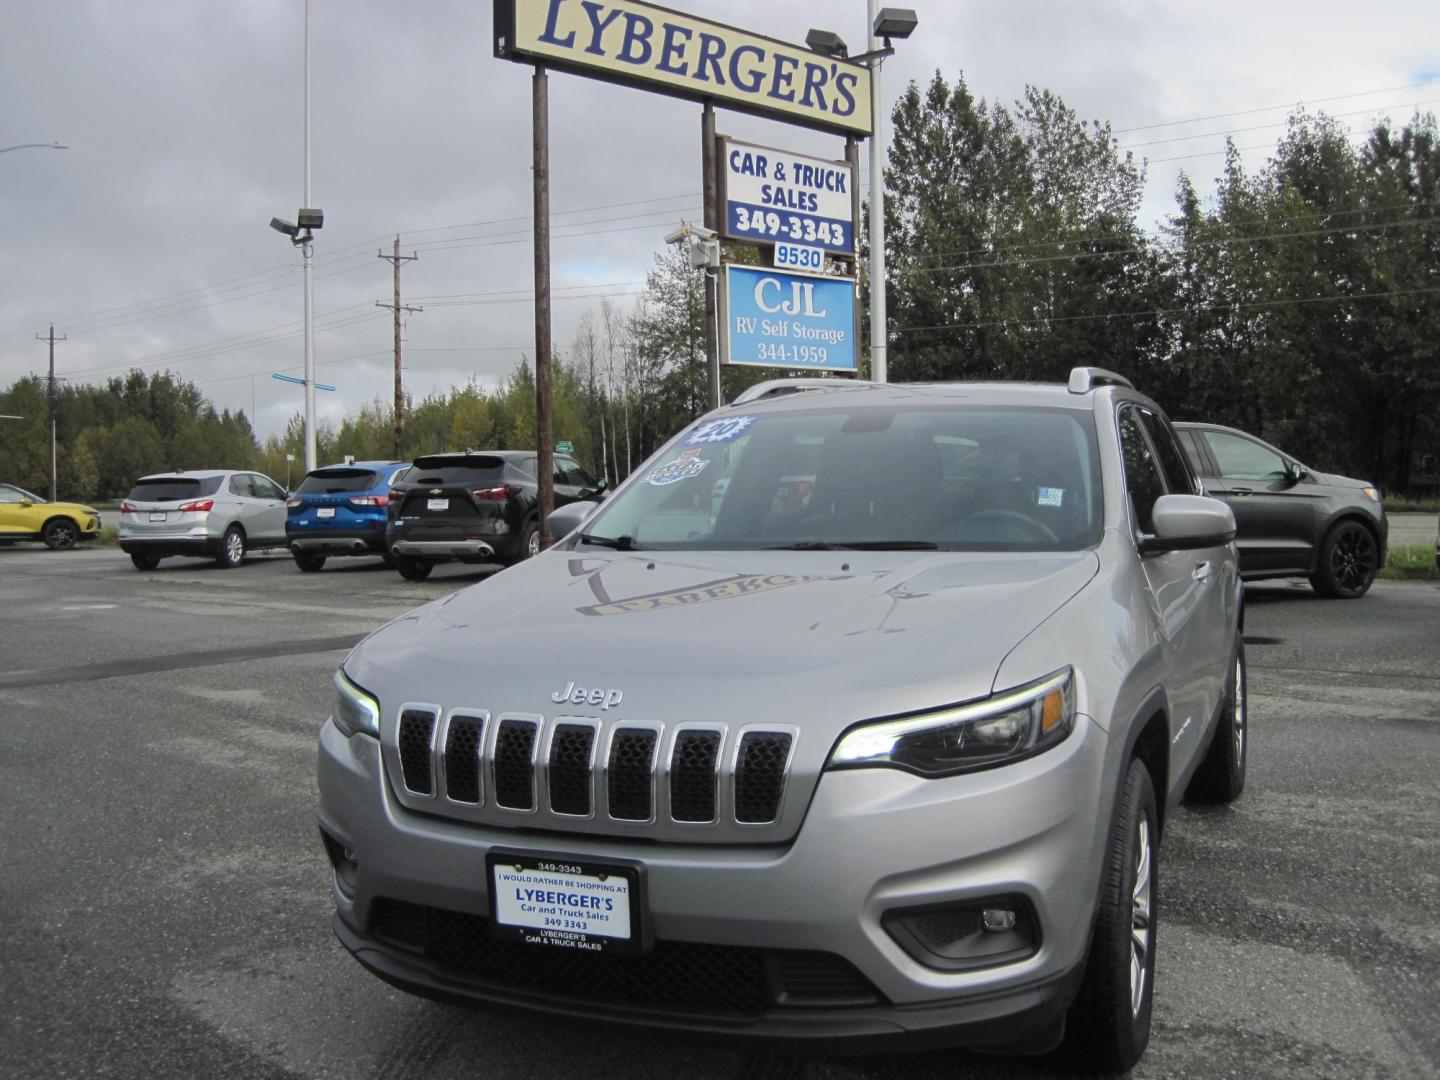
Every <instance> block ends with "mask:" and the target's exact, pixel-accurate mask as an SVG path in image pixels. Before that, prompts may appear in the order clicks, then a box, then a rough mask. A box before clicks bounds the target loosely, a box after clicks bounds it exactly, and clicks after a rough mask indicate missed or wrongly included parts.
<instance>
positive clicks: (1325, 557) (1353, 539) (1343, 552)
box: [1310, 521, 1380, 600]
mask: <svg viewBox="0 0 1440 1080" xmlns="http://www.w3.org/2000/svg"><path fill="white" fill-rule="evenodd" d="M1379 570H1380V547H1379V545H1378V544H1377V543H1376V542H1375V534H1374V533H1372V532H1371V531H1370V530H1369V529H1368V528H1366V527H1365V526H1364V525H1362V524H1361V523H1360V522H1358V521H1340V522H1336V523H1335V525H1334V526H1333V527H1332V528H1331V529H1330V531H1329V532H1328V533H1326V534H1325V539H1324V541H1323V542H1322V543H1321V544H1320V559H1319V561H1318V562H1317V563H1316V564H1315V573H1313V574H1311V575H1310V584H1311V586H1312V587H1313V588H1314V589H1315V591H1316V592H1317V593H1319V594H1320V595H1321V596H1326V597H1329V598H1331V599H1333V600H1358V599H1359V598H1360V597H1362V596H1364V595H1365V594H1366V593H1367V592H1369V591H1370V586H1371V585H1373V584H1374V582H1375V575H1376V574H1377V573H1378V572H1379Z"/></svg>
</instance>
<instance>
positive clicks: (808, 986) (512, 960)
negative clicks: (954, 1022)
mask: <svg viewBox="0 0 1440 1080" xmlns="http://www.w3.org/2000/svg"><path fill="white" fill-rule="evenodd" d="M374 934H375V936H376V937H377V938H379V939H381V940H382V941H385V942H387V943H388V944H390V945H393V946H396V947H398V948H402V949H406V950H408V951H410V952H415V953H423V954H424V955H425V956H426V957H427V958H428V959H429V960H430V961H431V962H432V963H434V964H436V965H437V966H438V967H440V968H442V969H444V970H445V971H446V972H447V973H448V974H452V975H458V976H462V977H468V978H470V979H473V980H474V981H475V982H476V983H477V984H479V985H481V986H483V987H484V988H486V989H489V990H498V991H511V992H521V993H533V994H541V995H544V996H545V997H547V998H563V999H567V1000H570V1001H574V1002H576V1003H577V1004H581V1005H586V1004H591V1005H596V1006H601V1007H605V1008H616V1007H619V1008H629V1009H644V1010H647V1011H656V1012H664V1013H672V1014H674V1013H689V1014H692V1015H693V1014H697V1013H698V1014H703V1015H720V1016H735V1017H754V1016H759V1015H761V1014H762V1013H764V1012H766V1011H767V1010H768V1009H770V1008H772V1007H774V1006H793V1007H806V1008H825V1007H832V1008H834V1007H841V1006H847V1005H870V1004H875V1003H876V1002H878V1001H880V1000H881V998H880V995H879V994H878V993H876V991H875V989H874V987H872V986H871V985H870V984H869V982H867V981H866V979H865V977H864V976H863V975H861V974H860V972H859V971H857V970H856V969H855V968H854V967H853V966H852V965H851V964H850V963H849V961H847V960H845V959H844V958H843V957H840V956H835V955H833V954H831V953H821V952H801V951H798V950H790V949H757V948H749V947H745V946H738V945H701V944H695V943H692V942H683V941H658V942H656V943H655V948H654V949H653V950H652V951H650V952H648V953H644V954H642V955H639V956H618V955H608V956H607V955H600V956H596V955H593V954H590V953H582V952H578V951H572V950H568V949H566V950H560V949H549V948H543V947H536V946H532V945H526V944H524V943H523V942H519V941H505V940H501V939H499V938H495V937H492V936H491V934H490V927H489V920H488V919H486V918H484V917H483V916H480V915H469V914H464V913H462V912H457V911H445V910H443V909H440V908H432V907H425V906H422V905H419V904H410V903H404V902H401V901H396V900H379V901H377V902H376V905H375V915H374Z"/></svg>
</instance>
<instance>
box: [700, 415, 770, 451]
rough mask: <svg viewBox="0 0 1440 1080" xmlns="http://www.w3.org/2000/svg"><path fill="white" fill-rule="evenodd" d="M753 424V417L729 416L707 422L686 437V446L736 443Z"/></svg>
mask: <svg viewBox="0 0 1440 1080" xmlns="http://www.w3.org/2000/svg"><path fill="white" fill-rule="evenodd" d="M753 423H755V417H753V416H727V417H724V418H723V419H720V420H707V421H706V422H705V423H703V424H701V425H700V426H699V427H698V428H696V429H695V430H694V431H692V432H691V433H690V434H689V435H688V436H687V437H686V439H685V445H686V446H700V445H702V444H706V443H728V442H734V441H735V440H736V439H738V438H739V437H740V436H741V435H744V434H745V432H747V431H749V430H750V425H751V424H753Z"/></svg>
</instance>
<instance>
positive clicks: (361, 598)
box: [0, 523, 1440, 1080]
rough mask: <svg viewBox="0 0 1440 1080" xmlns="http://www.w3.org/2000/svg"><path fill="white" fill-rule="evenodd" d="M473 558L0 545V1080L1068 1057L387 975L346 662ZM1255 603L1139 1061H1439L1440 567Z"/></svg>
mask: <svg viewBox="0 0 1440 1080" xmlns="http://www.w3.org/2000/svg"><path fill="white" fill-rule="evenodd" d="M1432 524H1433V523H1432ZM483 577H484V575H483V574H482V573H477V572H475V570H474V568H462V567H452V568H442V569H440V570H439V571H437V572H436V574H435V575H434V576H433V577H432V578H431V579H430V580H428V581H426V582H424V583H420V584H416V583H411V582H405V581H402V580H401V579H400V578H399V576H398V575H396V574H395V573H394V572H392V571H389V570H386V569H384V568H382V567H381V566H380V565H379V564H378V562H372V561H370V560H335V561H334V562H333V563H332V564H331V565H330V566H327V568H326V569H325V571H324V572H323V573H320V574H301V573H299V572H298V571H297V570H296V569H295V567H294V566H293V564H292V563H291V561H290V560H289V558H288V557H260V558H258V559H254V560H252V561H251V562H250V563H248V564H247V565H245V566H243V567H241V568H240V569H238V570H234V571H221V570H215V569H212V568H211V567H210V566H209V565H208V564H204V563H200V562H198V561H187V560H170V561H167V562H166V563H165V564H163V566H162V568H161V569H160V570H159V571H157V572H154V573H148V574H142V573H139V572H136V571H135V570H133V569H132V568H131V566H130V563H129V560H128V559H127V558H126V557H125V556H124V555H123V554H121V553H120V552H119V551H117V550H113V549H87V550H81V551H75V552H54V553H52V552H48V551H45V550H44V549H42V548H39V547H29V546H25V547H13V548H0V613H3V620H0V781H3V782H0V837H3V839H0V903H3V911H4V919H3V921H0V1075H3V1076H5V1077H15V1078H20V1077H26V1078H28V1077H35V1078H41V1077H44V1078H52V1077H92V1076H94V1077H102V1076H103V1077H139V1076H144V1077H147V1078H159V1077H185V1078H190V1077H271V1076H274V1077H321V1076H333V1077H347V1078H358V1077H386V1078H407V1077H417V1078H418V1077H434V1078H447V1077H473V1076H477V1075H484V1076H487V1077H490V1078H496V1080H504V1078H534V1077H551V1076H560V1075H564V1076H565V1077H567V1078H568V1080H583V1078H586V1077H617V1076H619V1077H657V1078H658V1077H664V1078H675V1077H685V1078H689V1077H715V1078H722V1077H723V1078H742V1077H743V1078H750V1080H759V1078H769V1080H781V1078H791V1077H795V1078H801V1077H803V1078H822V1077H825V1078H829V1077H835V1078H861V1077H866V1078H881V1077H906V1078H907V1080H924V1078H932V1077H934V1078H939V1077H956V1076H960V1077H984V1078H990V1077H1006V1078H1024V1077H1063V1076H1068V1075H1071V1074H1070V1072H1069V1071H1068V1069H1067V1068H1066V1066H1065V1063H1064V1062H1063V1061H1060V1060H1054V1059H1049V1058H1042V1059H1006V1058H997V1057H981V1056H975V1055H969V1054H964V1053H958V1052H954V1053H930V1054H925V1055H921V1056H914V1057H906V1058H846V1059H796V1058H788V1057H778V1056H770V1055H764V1054H756V1053H748V1052H744V1051H740V1050H735V1049H732V1048H729V1047H723V1046H722V1047H718V1048H717V1047H705V1048H696V1047H692V1046H689V1045H687V1044H685V1043H683V1042H682V1043H676V1042H665V1041H657V1040H653V1039H650V1038H644V1037H639V1036H635V1035H632V1034H625V1033H621V1032H615V1031H610V1030H606V1029H604V1028H597V1027H593V1026H581V1025H578V1024H575V1025H559V1024H556V1023H555V1022H554V1021H553V1020H546V1019H534V1018H530V1017H527V1016H515V1015H508V1014H507V1015H496V1014H488V1013H474V1012H468V1011H464V1010H460V1009H455V1008H450V1007H447V1006H441V1005H437V1004H433V1003H430V1002H427V1001H423V1000H419V999H416V998H411V997H408V996H407V995H404V994H402V993H400V992H398V991H395V990H392V989H390V988H389V987H387V986H385V985H383V984H382V983H380V982H378V981H377V980H376V979H374V978H373V977H371V976H369V975H368V974H366V973H365V972H364V971H363V970H362V969H361V968H360V967H359V965H357V964H356V963H355V962H354V961H353V960H352V959H350V957H349V956H347V955H346V954H345V952H344V951H343V949H341V947H340V946H339V944H338V943H337V942H336V941H335V939H334V938H333V936H332V934H331V931H330V913H331V908H330V899H329V887H328V871H327V868H326V865H325V860H324V858H323V856H322V853H321V850H320V844H319V840H318V837H317V834H316V829H315V813H314V808H315V798H316V796H315V782H314V759H315V750H314V740H315V733H316V731H317V729H318V727H319V724H320V722H321V720H322V719H323V717H324V716H325V714H326V712H327V710H328V702H329V677H330V674H331V672H332V671H333V669H334V667H335V665H336V664H337V663H338V662H339V660H340V658H341V657H342V656H343V654H344V650H345V649H346V648H347V647H348V646H349V644H351V643H353V642H354V641H355V640H357V639H358V638H359V637H360V636H361V635H362V634H363V633H364V632H366V631H367V630H369V629H371V628H373V627H374V626H376V625H378V624H379V623H380V622H382V621H383V620H386V619H388V618H390V617H393V616H395V615H399V614H401V613H403V612H404V611H407V610H409V609H410V608H412V607H414V606H416V605H417V604H420V603H422V602H424V601H425V600H428V599H431V598H433V597H436V596H440V595H443V594H444V593H446V592H448V591H450V590H452V589H455V588H459V587H463V586H465V585H468V584H472V583H474V582H476V581H480V580H482V579H483ZM1247 605H1248V620H1247V642H1248V648H1249V654H1248V655H1249V661H1250V689H1251V727H1252V743H1251V755H1252V756H1251V761H1250V776H1249V786H1248V788H1247V791H1246V793H1245V796H1244V797H1243V799H1242V800H1241V801H1240V802H1239V803H1238V804H1236V805H1235V806H1234V807H1230V808H1222V809H1204V810H1197V809H1191V808H1185V809H1182V810H1181V811H1180V812H1179V813H1178V814H1177V815H1175V817H1174V818H1173V819H1172V820H1171V822H1170V824H1169V827H1168V829H1167V834H1166V839H1165V845H1164V849H1163V856H1162V862H1161V874H1160V882H1161V885H1160V905H1161V906H1160V912H1161V923H1160V932H1159V936H1160V946H1159V950H1160V952H1159V973H1158V979H1157V991H1156V1004H1155V1029H1154V1035H1153V1038H1152V1041H1151V1044H1150V1049H1149V1051H1148V1053H1147V1055H1146V1057H1145V1058H1144V1060H1143V1061H1142V1062H1141V1065H1140V1067H1139V1068H1137V1069H1136V1070H1135V1072H1134V1073H1133V1074H1132V1075H1134V1076H1137V1077H1155V1078H1159V1077H1164V1078H1180V1077H1196V1078H1201V1077H1204V1078H1209V1077H1335V1078H1346V1080H1348V1078H1352V1077H1403V1078H1410V1077H1435V1076H1440V1025H1437V1024H1436V1018H1437V1017H1440V800H1437V798H1436V792H1437V790H1440V788H1437V781H1436V776H1437V775H1440V664H1437V657H1440V587H1437V586H1436V585H1434V584H1429V583H1426V584H1421V583H1404V584H1400V583H1394V584H1392V583H1385V582H1382V583H1379V584H1377V585H1376V586H1375V588H1374V589H1373V590H1372V592H1371V593H1370V594H1369V595H1368V596H1367V597H1365V598H1364V599H1362V600H1360V601H1357V602H1336V601H1322V600H1318V599H1316V598H1315V597H1314V596H1313V594H1312V593H1311V592H1310V590H1309V589H1308V587H1302V586H1299V585H1295V584H1291V583H1280V584H1274V585H1264V586H1259V587H1253V588H1251V589H1249V590H1247Z"/></svg>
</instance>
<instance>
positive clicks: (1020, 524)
mask: <svg viewBox="0 0 1440 1080" xmlns="http://www.w3.org/2000/svg"><path fill="white" fill-rule="evenodd" d="M989 524H995V525H1011V526H1016V527H1017V528H1018V529H1019V530H1020V531H1021V532H1023V533H1026V534H1027V536H1026V541H1024V542H1032V543H1042V544H1057V543H1059V542H1060V538H1059V537H1058V536H1056V535H1055V533H1054V531H1053V530H1052V529H1051V528H1050V526H1049V525H1046V524H1045V523H1044V522H1043V521H1036V520H1035V519H1034V518H1032V517H1031V516H1030V515H1029V514H1022V513H1020V511H1018V510H981V511H978V512H977V513H974V514H971V515H970V516H969V517H967V518H965V519H964V520H962V521H961V522H960V526H961V528H964V527H965V526H967V525H989Z"/></svg>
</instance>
